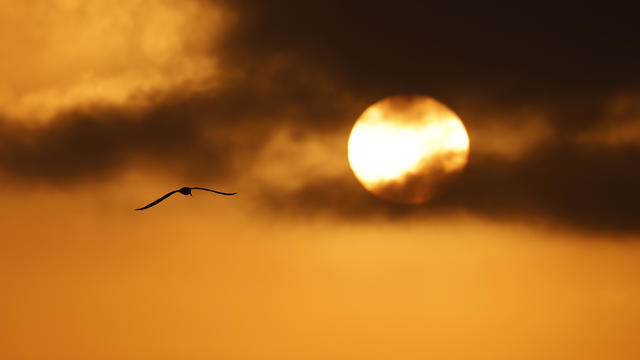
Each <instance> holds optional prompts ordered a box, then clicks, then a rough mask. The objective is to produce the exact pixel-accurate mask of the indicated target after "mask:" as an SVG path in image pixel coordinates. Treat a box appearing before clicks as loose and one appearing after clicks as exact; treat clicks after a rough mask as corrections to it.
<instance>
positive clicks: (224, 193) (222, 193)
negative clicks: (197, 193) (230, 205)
mask: <svg viewBox="0 0 640 360" xmlns="http://www.w3.org/2000/svg"><path fill="white" fill-rule="evenodd" d="M192 189H197V190H205V191H211V192H214V193H216V194H220V195H235V194H237V193H234V192H233V193H226V192H222V191H215V190H211V189H207V188H202V187H193V188H192Z"/></svg>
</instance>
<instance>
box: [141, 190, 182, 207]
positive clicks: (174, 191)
mask: <svg viewBox="0 0 640 360" xmlns="http://www.w3.org/2000/svg"><path fill="white" fill-rule="evenodd" d="M177 192H178V190H173V191H172V192H170V193H168V194H166V195H165V196H163V197H161V198H160V199H158V200H156V201H154V202H152V203H151V204H149V205H147V206H145V207H141V208H140V209H136V210H144V209H148V208H150V207H152V206H153V205H155V204H157V203H159V202H160V201H162V200H164V199H166V198H168V197H169V196H171V195H173V194H175V193H177Z"/></svg>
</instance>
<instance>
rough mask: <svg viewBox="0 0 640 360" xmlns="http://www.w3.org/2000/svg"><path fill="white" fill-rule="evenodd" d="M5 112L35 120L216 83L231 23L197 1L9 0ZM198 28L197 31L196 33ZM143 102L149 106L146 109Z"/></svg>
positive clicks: (0, 66) (3, 31) (4, 34)
mask: <svg viewBox="0 0 640 360" xmlns="http://www.w3.org/2000/svg"><path fill="white" fill-rule="evenodd" d="M0 4H1V5H2V7H3V8H4V9H7V11H3V12H2V14H0V43H2V47H3V54H4V56H2V57H1V58H0V77H2V79H3V81H2V85H0V112H2V113H4V114H7V115H8V116H9V117H13V118H16V117H20V118H24V119H28V121H29V122H34V121H36V120H38V121H43V122H44V121H48V120H49V119H50V118H51V117H53V116H55V114H56V113H57V112H58V111H64V110H65V109H66V110H69V109H73V108H74V107H76V106H78V105H85V104H87V103H95V102H97V103H103V104H113V105H126V106H131V105H132V102H135V101H136V100H137V101H138V102H140V101H141V100H146V99H145V98H144V96H140V94H146V93H154V92H158V91H167V90H171V89H172V88H174V87H176V86H180V87H181V88H182V91H185V90H186V89H188V88H189V87H194V88H202V87H211V86H214V85H215V83H216V82H218V81H220V80H219V79H217V75H218V68H217V60H216V57H215V56H214V55H213V54H212V53H211V48H212V47H214V45H215V44H216V43H217V42H218V38H219V36H220V34H222V33H223V31H224V29H225V27H226V26H227V25H228V23H229V22H230V16H229V15H228V14H227V13H226V12H225V11H224V10H223V9H222V8H221V7H220V6H215V5H214V4H205V3H202V2H199V1H197V0H187V1H149V0H131V1H126V2H123V3H120V4H118V5H117V6H114V4H113V3H112V2H110V1H103V0H100V1H90V2H86V1H77V0H55V1H50V2H24V1H7V0H2V1H0ZM196 24H197V29H196V27H195V26H196ZM140 105H142V104H140Z"/></svg>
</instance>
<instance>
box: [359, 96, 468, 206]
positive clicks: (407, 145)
mask: <svg viewBox="0 0 640 360" xmlns="http://www.w3.org/2000/svg"><path fill="white" fill-rule="evenodd" d="M468 156H469V136H468V135H467V131H466V130H465V127H464V125H463V124H462V121H461V120H460V118H459V117H458V116H457V115H456V114H455V113H454V112H453V111H452V110H451V109H449V108H448V107H447V106H445V105H444V104H442V103H441V102H439V101H437V100H436V99H434V98H431V97H427V96H419V95H397V96H391V97H387V98H385V99H383V100H380V101H378V102H377V103H375V104H373V105H371V106H370V107H369V108H367V109H366V110H365V111H364V112H363V113H362V115H360V117H359V118H358V120H357V121H356V123H355V125H354V127H353V130H352V131H351V135H350V137H349V146H348V157H349V164H350V165H351V169H352V170H353V172H354V174H355V176H356V178H357V179H358V180H359V181H360V183H361V184H362V185H363V186H364V187H365V189H367V190H368V191H370V192H371V193H373V194H374V195H377V196H379V197H381V198H383V199H385V200H388V201H393V202H399V203H407V204H419V203H423V202H425V201H428V200H430V199H431V198H432V197H433V196H434V195H435V193H436V192H437V190H438V188H440V187H441V186H442V185H443V184H444V183H446V182H447V181H448V180H450V179H452V178H453V177H454V176H455V175H456V174H457V173H459V172H461V171H462V169H464V167H465V166H466V164H467V159H468Z"/></svg>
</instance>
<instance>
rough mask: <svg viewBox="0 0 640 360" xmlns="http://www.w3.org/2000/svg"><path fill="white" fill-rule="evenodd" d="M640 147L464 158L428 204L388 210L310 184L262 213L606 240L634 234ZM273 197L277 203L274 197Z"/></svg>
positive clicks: (351, 186) (354, 189)
mask: <svg viewBox="0 0 640 360" xmlns="http://www.w3.org/2000/svg"><path fill="white" fill-rule="evenodd" d="M638 159H640V146H633V147H626V148H617V149H611V148H602V147H592V148H583V147H575V146H572V145H568V144H566V145H557V144H556V145H553V146H550V147H547V148H544V149H539V151H536V152H531V153H529V155H528V156H527V157H525V158H523V159H520V160H519V161H517V162H506V161H505V160H504V159H501V158H491V157H477V156H475V157H474V156H471V158H470V162H469V164H468V167H467V169H466V170H465V171H464V173H463V174H461V175H460V176H459V177H458V178H457V179H456V180H455V181H453V182H451V183H450V184H448V186H447V188H446V190H444V191H443V192H441V193H440V194H439V195H438V196H436V197H435V198H434V199H433V200H432V201H431V202H429V203H426V204H423V205H419V206H415V205H400V204H392V203H387V202H385V201H383V200H380V199H378V198H376V197H374V196H373V195H371V194H369V193H367V192H366V191H365V190H364V189H363V188H362V187H361V186H360V185H359V184H358V183H357V181H356V180H355V178H354V177H329V178H324V179H316V180H312V181H309V183H308V184H307V185H306V186H304V187H303V188H301V189H298V190H296V191H294V192H292V193H291V194H282V193H278V192H274V191H273V189H264V191H263V193H262V196H263V200H264V201H265V204H266V205H267V206H268V207H269V208H274V209H275V208H277V209H280V210H281V211H282V210H284V209H288V210H289V213H290V214H296V215H298V216H300V215H302V216H308V215H318V214H324V215H331V216H338V217H341V218H353V219H358V218H371V217H385V218H399V217H413V218H416V217H422V218H426V217H428V216H430V214H441V213H460V212H461V213H472V214H476V215H480V216H483V217H489V218H497V219H526V220H528V221H532V220H534V219H538V220H545V221H547V220H551V221H552V222H556V223H559V224H563V225H565V226H573V227H576V228H580V229H589V230H598V231H605V232H612V233H635V232H639V231H640V222H639V221H638V216H639V215H640V190H638V186H637V184H638V183H639V181H640V167H638V165H637V164H638ZM276 193H277V194H278V195H277V196H275V195H273V194H276Z"/></svg>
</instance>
